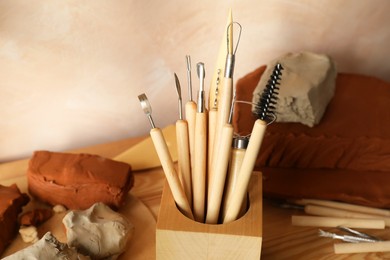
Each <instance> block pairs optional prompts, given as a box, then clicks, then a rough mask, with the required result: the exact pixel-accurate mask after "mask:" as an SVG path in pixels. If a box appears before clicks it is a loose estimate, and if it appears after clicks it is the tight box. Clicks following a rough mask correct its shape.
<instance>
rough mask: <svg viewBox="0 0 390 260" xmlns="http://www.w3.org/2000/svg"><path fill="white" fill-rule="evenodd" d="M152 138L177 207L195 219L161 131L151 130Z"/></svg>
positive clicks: (157, 129)
mask: <svg viewBox="0 0 390 260" xmlns="http://www.w3.org/2000/svg"><path fill="white" fill-rule="evenodd" d="M150 136H151V137H152V140H153V144H154V147H155V149H156V152H157V155H158V157H159V159H160V162H161V166H162V168H163V170H164V174H165V177H166V178H167V181H168V184H169V187H170V189H171V191H172V195H173V198H174V200H175V202H176V204H177V206H178V207H179V209H180V210H181V212H182V213H183V214H184V215H185V216H187V217H188V218H191V219H194V217H193V215H192V212H191V207H190V204H189V203H188V200H187V197H186V195H185V193H184V190H183V188H182V187H181V184H180V180H179V177H178V176H177V173H176V170H175V167H174V164H173V161H172V158H171V155H170V154H169V150H168V147H167V144H166V142H165V139H164V136H163V134H162V132H161V130H160V129H159V128H153V129H152V130H150Z"/></svg>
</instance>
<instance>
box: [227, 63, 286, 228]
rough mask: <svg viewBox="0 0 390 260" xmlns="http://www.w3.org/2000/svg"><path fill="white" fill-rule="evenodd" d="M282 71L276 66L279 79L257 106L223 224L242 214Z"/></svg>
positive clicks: (273, 81) (275, 72)
mask: <svg viewBox="0 0 390 260" xmlns="http://www.w3.org/2000/svg"><path fill="white" fill-rule="evenodd" d="M282 69H283V68H282V66H281V65H280V64H277V65H276V66H275V68H274V72H273V73H272V75H278V77H277V78H272V77H271V78H272V80H270V81H269V84H267V85H266V87H265V89H264V91H263V93H262V98H261V99H260V101H259V104H258V106H257V110H256V111H260V112H261V113H260V114H258V119H257V120H256V121H255V123H254V126H253V129H252V133H251V136H250V139H249V143H248V148H247V150H246V152H245V155H244V158H243V161H242V165H241V168H240V171H239V173H238V179H237V183H236V186H235V187H234V190H233V193H234V196H231V200H229V201H227V211H226V215H225V216H224V217H223V223H228V222H231V221H234V220H236V219H237V217H238V215H239V213H240V209H241V207H242V203H243V201H244V197H245V195H246V193H247V188H248V184H249V181H250V177H251V175H252V171H253V168H254V166H255V162H256V159H257V156H258V154H259V151H260V148H261V144H262V142H263V138H264V134H265V130H266V128H267V122H266V120H267V119H268V118H269V115H270V114H271V113H270V112H271V109H273V106H270V103H271V102H274V101H275V100H276V95H277V94H278V92H277V90H278V86H277V85H279V84H280V82H279V81H278V80H279V79H280V76H281V70H282Z"/></svg>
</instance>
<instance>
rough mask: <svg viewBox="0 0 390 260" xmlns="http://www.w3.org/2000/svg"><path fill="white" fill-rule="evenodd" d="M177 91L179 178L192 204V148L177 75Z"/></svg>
mask: <svg viewBox="0 0 390 260" xmlns="http://www.w3.org/2000/svg"><path fill="white" fill-rule="evenodd" d="M175 83H176V91H177V95H178V104H179V120H177V121H176V138H177V153H178V157H179V159H178V171H179V177H180V180H181V183H182V186H183V188H184V191H185V193H186V196H187V199H188V202H189V204H190V206H191V204H192V185H191V161H190V147H189V136H188V124H187V121H186V120H183V106H182V98H181V88H180V82H179V78H178V77H177V75H176V73H175Z"/></svg>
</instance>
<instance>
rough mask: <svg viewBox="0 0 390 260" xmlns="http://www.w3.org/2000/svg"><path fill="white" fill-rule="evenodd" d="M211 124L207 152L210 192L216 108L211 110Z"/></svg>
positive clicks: (209, 125) (209, 117) (209, 116)
mask: <svg viewBox="0 0 390 260" xmlns="http://www.w3.org/2000/svg"><path fill="white" fill-rule="evenodd" d="M208 119H209V124H208V129H209V132H208V142H207V143H208V151H207V157H208V159H207V169H208V170H207V173H208V175H207V179H208V184H209V185H208V186H209V187H208V190H209V189H210V183H211V178H212V167H213V166H212V163H213V161H212V158H213V151H214V142H215V127H216V124H217V110H216V109H215V108H213V109H211V110H210V111H209V115H208Z"/></svg>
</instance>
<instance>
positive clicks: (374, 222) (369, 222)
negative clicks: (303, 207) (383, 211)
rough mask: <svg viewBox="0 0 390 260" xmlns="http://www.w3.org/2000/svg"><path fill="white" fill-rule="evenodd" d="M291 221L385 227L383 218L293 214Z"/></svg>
mask: <svg viewBox="0 0 390 260" xmlns="http://www.w3.org/2000/svg"><path fill="white" fill-rule="evenodd" d="M291 223H292V225H294V226H302V227H334V228H335V227H338V226H345V227H349V228H371V229H384V228H385V221H384V220H382V219H356V218H341V217H318V216H292V217H291Z"/></svg>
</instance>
